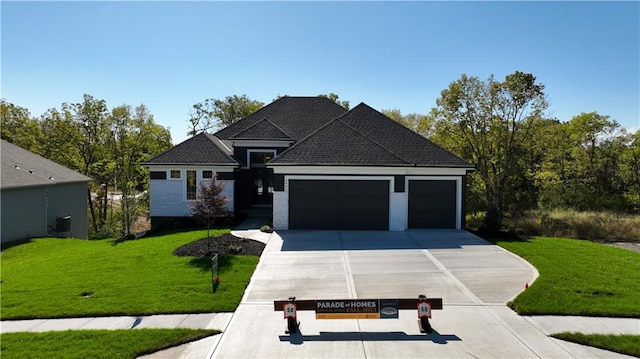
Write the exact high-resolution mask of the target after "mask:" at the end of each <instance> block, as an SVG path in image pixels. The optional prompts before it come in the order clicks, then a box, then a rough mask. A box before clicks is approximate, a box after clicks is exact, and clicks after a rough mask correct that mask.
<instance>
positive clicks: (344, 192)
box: [144, 97, 474, 231]
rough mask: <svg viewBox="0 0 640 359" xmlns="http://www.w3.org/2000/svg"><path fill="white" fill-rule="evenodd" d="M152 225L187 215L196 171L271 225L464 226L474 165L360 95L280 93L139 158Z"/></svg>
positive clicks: (238, 208) (236, 207)
mask: <svg viewBox="0 0 640 359" xmlns="http://www.w3.org/2000/svg"><path fill="white" fill-rule="evenodd" d="M144 165H146V166H147V167H148V168H149V170H150V175H151V181H150V189H149V190H150V202H151V208H150V211H151V213H150V214H151V222H152V225H154V222H155V223H160V222H162V221H166V220H173V219H175V218H180V217H186V216H188V208H189V204H190V202H191V201H192V199H194V198H195V195H196V191H197V186H198V183H199V182H200V181H203V180H208V179H209V178H212V177H214V176H216V177H217V178H218V179H220V180H223V181H224V182H225V190H226V195H227V198H229V200H230V208H229V209H230V210H234V211H236V212H237V211H244V210H249V209H251V208H252V207H255V206H271V207H272V211H273V224H274V228H275V229H277V230H287V229H375V230H391V231H403V230H406V229H408V228H450V229H463V228H464V218H465V196H466V190H465V188H466V182H465V181H466V175H467V172H468V171H471V170H473V168H474V167H473V166H472V165H471V164H469V163H467V162H466V161H464V160H462V159H460V158H458V157H456V156H455V155H453V154H451V153H450V152H448V151H446V150H444V149H442V148H441V147H439V146H437V145H435V144H434V143H433V142H431V141H429V140H428V139H426V138H424V137H422V136H420V135H418V134H416V133H415V132H413V131H411V130H409V129H408V128H406V127H404V126H402V125H400V124H398V123H397V122H395V121H393V120H392V119H390V118H388V117H387V116H385V115H384V114H382V113H380V112H378V111H376V110H374V109H372V108H371V107H369V106H367V105H365V104H364V103H361V104H359V105H358V106H356V107H355V108H353V109H351V110H349V111H347V110H345V109H344V108H342V107H341V106H339V105H337V104H336V103H334V102H333V101H331V100H329V99H326V98H322V97H283V98H280V99H278V100H276V101H274V102H273V103H271V104H269V105H267V106H265V107H263V108H262V109H260V110H258V111H256V112H255V113H253V114H251V115H249V116H247V117H245V118H243V119H242V120H240V121H238V122H236V123H234V124H232V125H230V126H228V127H226V128H224V129H222V130H220V131H218V132H217V133H215V134H213V135H211V134H204V133H203V134H199V135H197V136H194V137H192V138H190V139H188V140H186V141H184V142H182V143H181V144H178V145H177V146H175V147H173V148H172V149H170V150H168V151H166V152H165V153H163V154H160V155H159V156H156V157H155V158H152V159H150V160H149V161H147V162H145V163H144Z"/></svg>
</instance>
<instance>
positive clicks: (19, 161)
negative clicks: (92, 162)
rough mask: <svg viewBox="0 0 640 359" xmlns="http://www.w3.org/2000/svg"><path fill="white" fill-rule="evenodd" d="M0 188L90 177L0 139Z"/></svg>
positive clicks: (71, 181) (71, 180)
mask: <svg viewBox="0 0 640 359" xmlns="http://www.w3.org/2000/svg"><path fill="white" fill-rule="evenodd" d="M0 144H1V146H2V147H1V148H0V152H2V175H1V179H0V188H2V189H8V188H21V187H32V186H46V185H51V184H56V183H78V182H89V181H91V178H89V177H87V176H85V175H83V174H80V173H78V172H76V171H73V170H71V169H69V168H67V167H65V166H62V165H60V164H57V163H55V162H53V161H51V160H48V159H46V158H44V157H41V156H38V155H36V154H35V153H32V152H29V151H27V150H25V149H23V148H21V147H18V146H16V145H14V144H12V143H10V142H7V141H4V140H2V142H1V143H0Z"/></svg>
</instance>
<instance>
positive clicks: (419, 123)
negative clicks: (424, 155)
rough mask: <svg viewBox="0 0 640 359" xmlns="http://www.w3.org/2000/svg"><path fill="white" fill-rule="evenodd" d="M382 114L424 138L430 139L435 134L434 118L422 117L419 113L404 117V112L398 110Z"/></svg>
mask: <svg viewBox="0 0 640 359" xmlns="http://www.w3.org/2000/svg"><path fill="white" fill-rule="evenodd" d="M382 113H383V114H385V115H386V116H387V117H389V118H390V119H392V120H394V121H396V122H398V123H399V124H401V125H403V126H405V127H408V128H409V129H411V130H412V131H414V132H416V133H417V134H419V135H421V136H423V137H426V138H430V137H432V136H433V134H434V130H435V128H434V127H435V119H434V118H433V117H432V116H428V115H421V114H418V113H410V114H407V115H402V112H400V110H398V109H397V108H396V109H392V110H382Z"/></svg>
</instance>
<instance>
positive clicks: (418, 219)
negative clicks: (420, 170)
mask: <svg viewBox="0 0 640 359" xmlns="http://www.w3.org/2000/svg"><path fill="white" fill-rule="evenodd" d="M456 192H457V191H456V181H448V180H447V181H445V180H442V181H441V180H438V181H431V180H429V181H409V228H454V229H455V228H456V212H457V211H456V204H457V199H456Z"/></svg>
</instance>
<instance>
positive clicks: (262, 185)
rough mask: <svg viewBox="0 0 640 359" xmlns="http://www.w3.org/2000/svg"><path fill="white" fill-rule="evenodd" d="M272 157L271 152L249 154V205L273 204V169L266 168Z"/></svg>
mask: <svg viewBox="0 0 640 359" xmlns="http://www.w3.org/2000/svg"><path fill="white" fill-rule="evenodd" d="M273 157H274V153H273V152H251V156H250V161H251V183H252V191H251V204H272V203H273V169H271V168H267V166H266V163H267V162H268V161H270V160H271V159H272V158H273Z"/></svg>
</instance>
